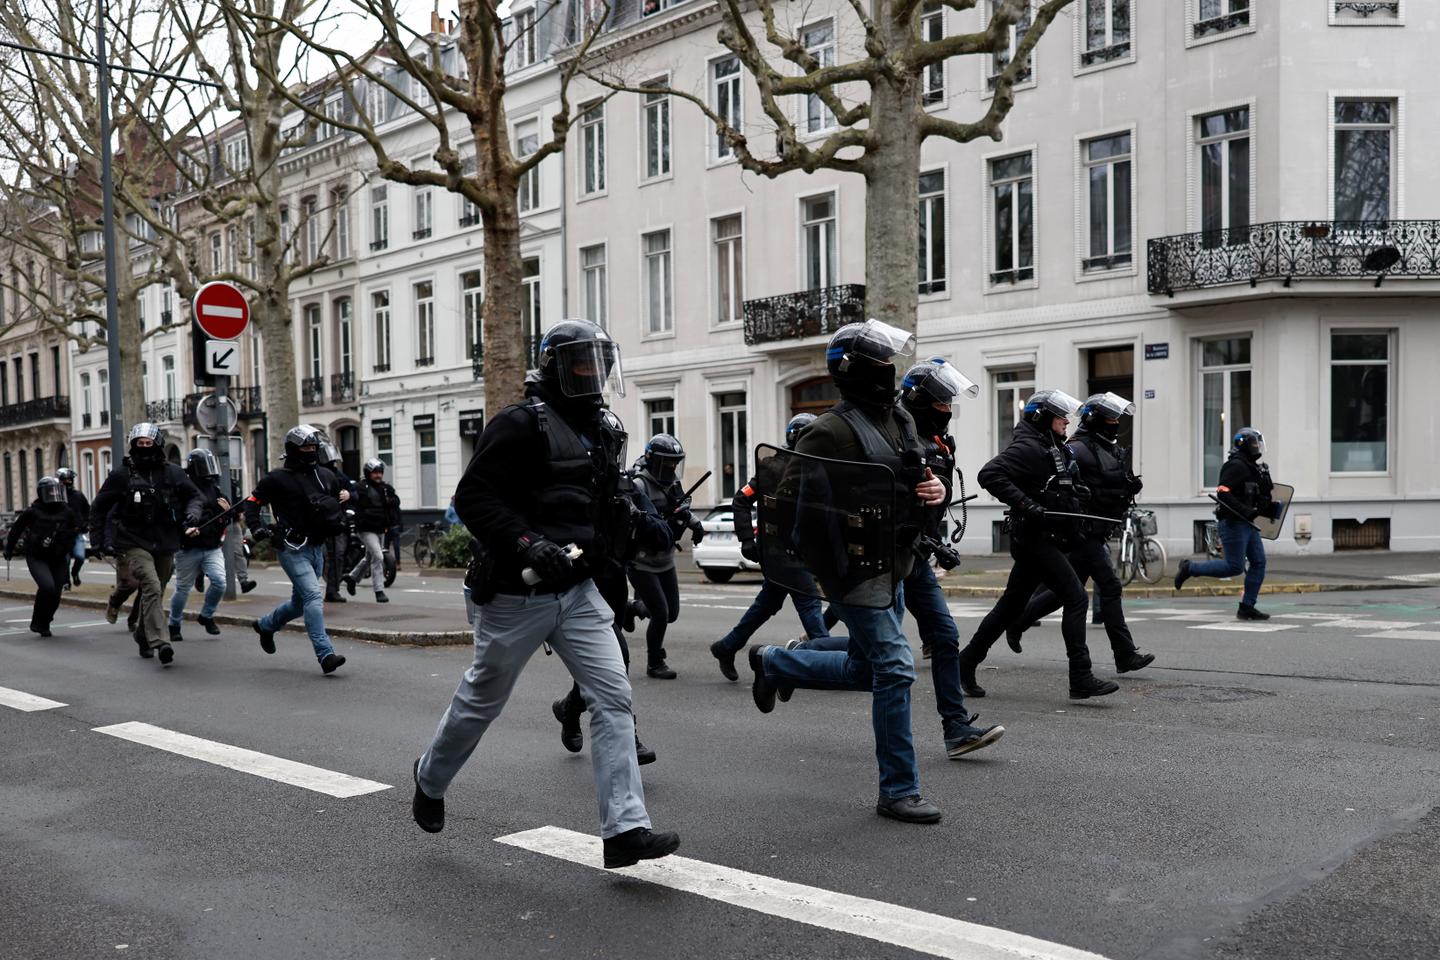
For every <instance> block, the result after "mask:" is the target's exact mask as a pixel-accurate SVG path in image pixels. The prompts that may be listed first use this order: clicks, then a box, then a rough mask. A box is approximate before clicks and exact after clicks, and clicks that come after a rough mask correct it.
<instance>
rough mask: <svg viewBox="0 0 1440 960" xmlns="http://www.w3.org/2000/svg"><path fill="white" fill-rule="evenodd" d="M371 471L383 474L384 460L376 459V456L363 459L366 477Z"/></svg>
mask: <svg viewBox="0 0 1440 960" xmlns="http://www.w3.org/2000/svg"><path fill="white" fill-rule="evenodd" d="M372 473H380V474H382V475H383V474H384V473H385V461H384V460H378V459H376V458H374V457H371V458H370V459H369V460H366V461H365V476H367V477H368V476H370V474H372Z"/></svg>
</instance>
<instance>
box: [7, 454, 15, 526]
mask: <svg viewBox="0 0 1440 960" xmlns="http://www.w3.org/2000/svg"><path fill="white" fill-rule="evenodd" d="M5 510H6V511H7V512H9V513H14V512H15V478H14V477H12V476H11V475H10V451H8V450H7V451H5Z"/></svg>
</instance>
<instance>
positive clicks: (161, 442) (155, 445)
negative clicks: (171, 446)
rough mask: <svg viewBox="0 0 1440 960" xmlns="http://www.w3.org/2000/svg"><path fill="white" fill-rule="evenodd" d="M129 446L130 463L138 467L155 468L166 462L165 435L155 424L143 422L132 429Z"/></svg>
mask: <svg viewBox="0 0 1440 960" xmlns="http://www.w3.org/2000/svg"><path fill="white" fill-rule="evenodd" d="M145 441H149V442H148V443H146V442H145ZM129 445H130V462H131V463H133V464H135V465H137V466H153V465H155V464H157V463H163V462H164V461H165V435H164V434H163V433H161V432H160V428H159V427H157V426H156V425H155V424H153V423H149V422H148V421H147V422H141V423H137V424H135V426H133V427H131V428H130V436H129Z"/></svg>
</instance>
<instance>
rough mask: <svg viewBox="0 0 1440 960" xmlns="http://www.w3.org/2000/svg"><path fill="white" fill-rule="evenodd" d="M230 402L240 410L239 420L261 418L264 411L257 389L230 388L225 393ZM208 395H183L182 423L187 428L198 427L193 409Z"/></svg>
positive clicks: (258, 389)
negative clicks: (233, 402)
mask: <svg viewBox="0 0 1440 960" xmlns="http://www.w3.org/2000/svg"><path fill="white" fill-rule="evenodd" d="M227 393H228V395H229V397H230V399H231V400H233V401H235V405H236V406H237V407H239V408H240V419H241V420H249V419H252V418H254V417H262V416H264V415H265V410H264V408H263V407H262V406H261V397H260V388H259V387H231V388H230V389H229V391H227ZM208 396H209V394H208V393H187V394H186V395H185V410H184V416H183V418H182V419H183V422H184V424H185V426H187V427H198V426H200V423H199V421H198V420H196V419H195V408H196V407H198V406H199V405H200V401H201V400H203V399H205V398H206V397H208Z"/></svg>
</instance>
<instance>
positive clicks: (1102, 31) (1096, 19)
mask: <svg viewBox="0 0 1440 960" xmlns="http://www.w3.org/2000/svg"><path fill="white" fill-rule="evenodd" d="M1083 28H1084V30H1085V40H1084V43H1083V44H1081V51H1080V65H1081V66H1082V67H1093V66H1096V65H1097V64H1101V63H1109V62H1110V61H1111V60H1123V59H1125V58H1126V57H1128V56H1130V0H1085V23H1084V27H1083Z"/></svg>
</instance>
